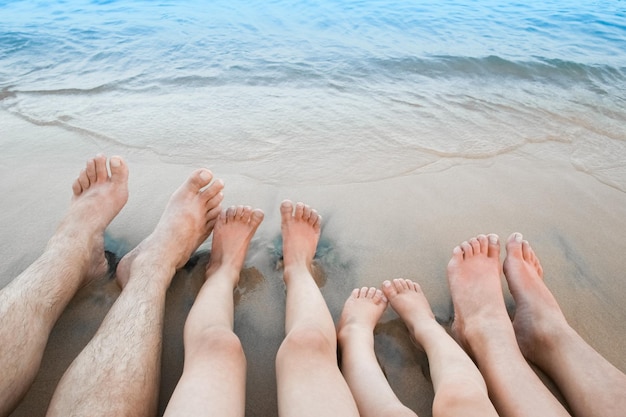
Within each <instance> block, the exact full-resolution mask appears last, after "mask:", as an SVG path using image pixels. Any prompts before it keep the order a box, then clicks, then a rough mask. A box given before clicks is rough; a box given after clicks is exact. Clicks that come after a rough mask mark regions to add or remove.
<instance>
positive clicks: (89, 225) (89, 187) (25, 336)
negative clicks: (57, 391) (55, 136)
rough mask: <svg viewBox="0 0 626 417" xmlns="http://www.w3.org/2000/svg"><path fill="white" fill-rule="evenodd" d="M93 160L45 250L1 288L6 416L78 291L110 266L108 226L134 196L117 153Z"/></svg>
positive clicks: (0, 391) (0, 409) (0, 411)
mask: <svg viewBox="0 0 626 417" xmlns="http://www.w3.org/2000/svg"><path fill="white" fill-rule="evenodd" d="M110 169H111V174H110V175H109V173H108V171H107V160H106V157H104V156H101V155H99V156H97V157H95V158H93V159H90V160H89V161H88V162H87V166H86V168H85V169H84V170H82V171H81V173H80V175H79V176H78V179H76V181H75V182H74V184H73V186H72V190H73V194H74V195H73V197H72V202H71V205H70V208H69V210H68V211H67V213H66V214H65V217H64V218H63V220H62V221H61V223H60V225H59V227H58V228H57V230H56V232H55V234H54V236H53V237H52V238H51V239H50V241H49V242H48V245H47V246H46V249H45V251H44V253H43V254H42V255H41V256H40V257H39V258H38V259H37V260H36V261H35V262H34V263H33V264H32V265H31V266H30V267H28V268H27V269H26V270H25V271H24V272H22V273H21V274H20V275H19V276H18V277H17V278H15V279H14V280H13V281H12V282H11V283H10V284H9V285H7V286H6V287H5V288H4V289H3V290H2V291H1V292H0V317H2V321H1V323H0V352H2V354H1V355H0V374H2V378H0V416H6V415H8V414H9V413H10V412H11V411H12V410H13V408H15V406H16V405H17V404H18V403H19V401H20V400H21V399H22V397H23V396H24V394H26V391H27V390H28V388H29V387H30V385H31V384H32V382H33V379H34V378H35V375H36V374H37V371H38V370H39V365H40V364H41V358H42V356H43V352H44V349H45V347H46V343H47V342H48V336H49V335H50V331H51V330H52V327H53V326H54V324H55V323H56V321H57V319H58V318H59V316H60V315H61V313H62V312H63V310H64V309H65V307H66V306H67V304H68V303H69V301H70V300H71V299H72V297H73V296H74V294H75V293H76V291H77V290H78V289H79V288H80V287H81V286H82V285H85V284H86V283H87V282H89V281H90V280H92V279H94V278H96V277H99V276H101V275H103V274H104V273H106V272H107V270H108V264H107V261H106V258H105V256H104V229H105V228H106V227H107V226H108V224H109V223H110V222H111V220H113V218H114V217H115V216H116V215H117V213H119V211H120V210H121V209H122V207H123V206H124V204H125V203H126V201H127V199H128V168H127V166H126V163H125V162H124V161H123V160H122V159H121V158H120V157H117V156H114V157H112V158H111V161H110Z"/></svg>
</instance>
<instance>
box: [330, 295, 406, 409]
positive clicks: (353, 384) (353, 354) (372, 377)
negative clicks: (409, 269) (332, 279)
mask: <svg viewBox="0 0 626 417" xmlns="http://www.w3.org/2000/svg"><path fill="white" fill-rule="evenodd" d="M386 307H387V298H385V296H384V294H383V292H382V291H381V290H378V289H376V288H373V287H371V288H367V287H363V288H361V289H359V288H356V289H354V290H353V291H352V294H350V297H348V299H347V300H346V303H345V304H344V306H343V311H342V312H341V319H340V320H339V324H338V326H337V340H338V342H339V347H340V349H341V354H342V360H341V370H342V371H343V375H344V377H345V378H346V382H347V383H348V386H349V387H350V391H352V395H353V396H354V400H355V401H356V404H357V407H358V409H359V414H360V415H361V416H362V417H385V416H389V417H391V416H398V417H400V416H406V417H411V416H412V417H416V414H415V413H414V412H413V411H411V410H410V409H409V408H407V407H405V406H404V405H403V404H402V403H401V402H400V400H399V399H398V397H396V394H394V392H393V391H392V389H391V387H390V386H389V382H388V381H387V378H386V377H385V374H384V373H383V371H382V369H381V368H380V365H379V364H378V360H377V359H376V353H375V352H374V327H376V323H378V320H379V319H380V317H381V316H382V314H383V312H384V311H385V308H386Z"/></svg>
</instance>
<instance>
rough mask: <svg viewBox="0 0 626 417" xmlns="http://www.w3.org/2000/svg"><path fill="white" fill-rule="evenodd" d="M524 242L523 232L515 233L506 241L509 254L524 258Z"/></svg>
mask: <svg viewBox="0 0 626 417" xmlns="http://www.w3.org/2000/svg"><path fill="white" fill-rule="evenodd" d="M523 242H524V237H523V236H522V234H521V233H517V232H516V233H513V234H512V235H511V236H509V238H508V239H507V241H506V253H507V256H514V257H516V258H520V259H521V258H523V248H522V246H523Z"/></svg>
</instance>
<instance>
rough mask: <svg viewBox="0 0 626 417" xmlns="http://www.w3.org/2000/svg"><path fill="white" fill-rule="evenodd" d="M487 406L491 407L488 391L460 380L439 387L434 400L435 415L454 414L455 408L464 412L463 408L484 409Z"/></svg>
mask: <svg viewBox="0 0 626 417" xmlns="http://www.w3.org/2000/svg"><path fill="white" fill-rule="evenodd" d="M485 407H487V408H490V407H491V401H490V400H489V396H488V395H487V393H486V392H485V391H484V390H483V389H481V388H480V387H478V386H476V384H472V383H463V382H461V381H459V382H453V383H447V384H445V386H443V384H442V386H440V387H439V389H438V390H437V393H436V394H435V399H434V402H433V415H446V414H450V413H451V412H452V414H454V410H457V411H459V412H460V413H461V414H463V410H468V409H477V410H484V409H485ZM442 411H443V413H442Z"/></svg>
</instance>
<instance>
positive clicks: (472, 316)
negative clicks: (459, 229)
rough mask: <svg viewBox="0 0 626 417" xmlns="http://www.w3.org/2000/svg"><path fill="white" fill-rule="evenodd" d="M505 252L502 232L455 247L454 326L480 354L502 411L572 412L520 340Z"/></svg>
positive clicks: (451, 267)
mask: <svg viewBox="0 0 626 417" xmlns="http://www.w3.org/2000/svg"><path fill="white" fill-rule="evenodd" d="M499 254H500V243H499V241H498V237H497V236H496V235H489V236H484V235H480V236H478V237H477V238H472V239H470V240H469V241H466V242H463V243H462V244H461V245H460V246H457V247H456V248H454V251H453V255H452V259H451V260H450V262H449V263H448V284H449V286H450V292H451V294H452V302H453V304H454V323H453V326H452V329H453V332H454V333H455V336H456V337H457V339H458V341H459V342H460V343H461V344H462V345H463V346H464V347H465V348H466V350H467V351H468V352H469V353H470V354H471V355H473V357H474V359H475V360H476V362H477V364H478V368H479V369H480V372H481V373H482V375H483V377H484V378H485V382H486V383H487V388H488V389H489V395H490V397H491V399H492V401H493V403H494V405H495V406H496V409H497V410H498V413H499V414H500V415H501V416H504V417H512V416H530V415H536V416H540V415H541V416H567V415H569V414H568V413H567V411H566V410H565V409H564V408H563V406H562V405H561V404H560V403H559V402H558V400H557V399H556V398H555V397H554V396H553V395H552V393H550V391H549V390H548V389H547V388H546V386H545V385H544V384H543V383H542V382H541V380H540V379H539V377H538V376H537V375H536V374H535V372H534V371H533V370H532V368H530V366H529V365H528V363H527V362H526V360H525V359H524V357H523V356H522V353H521V351H520V349H519V346H518V345H517V341H516V339H515V333H514V331H513V326H512V324H511V321H510V319H509V316H508V314H507V312H506V307H505V305H504V297H503V295H502V287H501V281H500V258H499Z"/></svg>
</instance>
